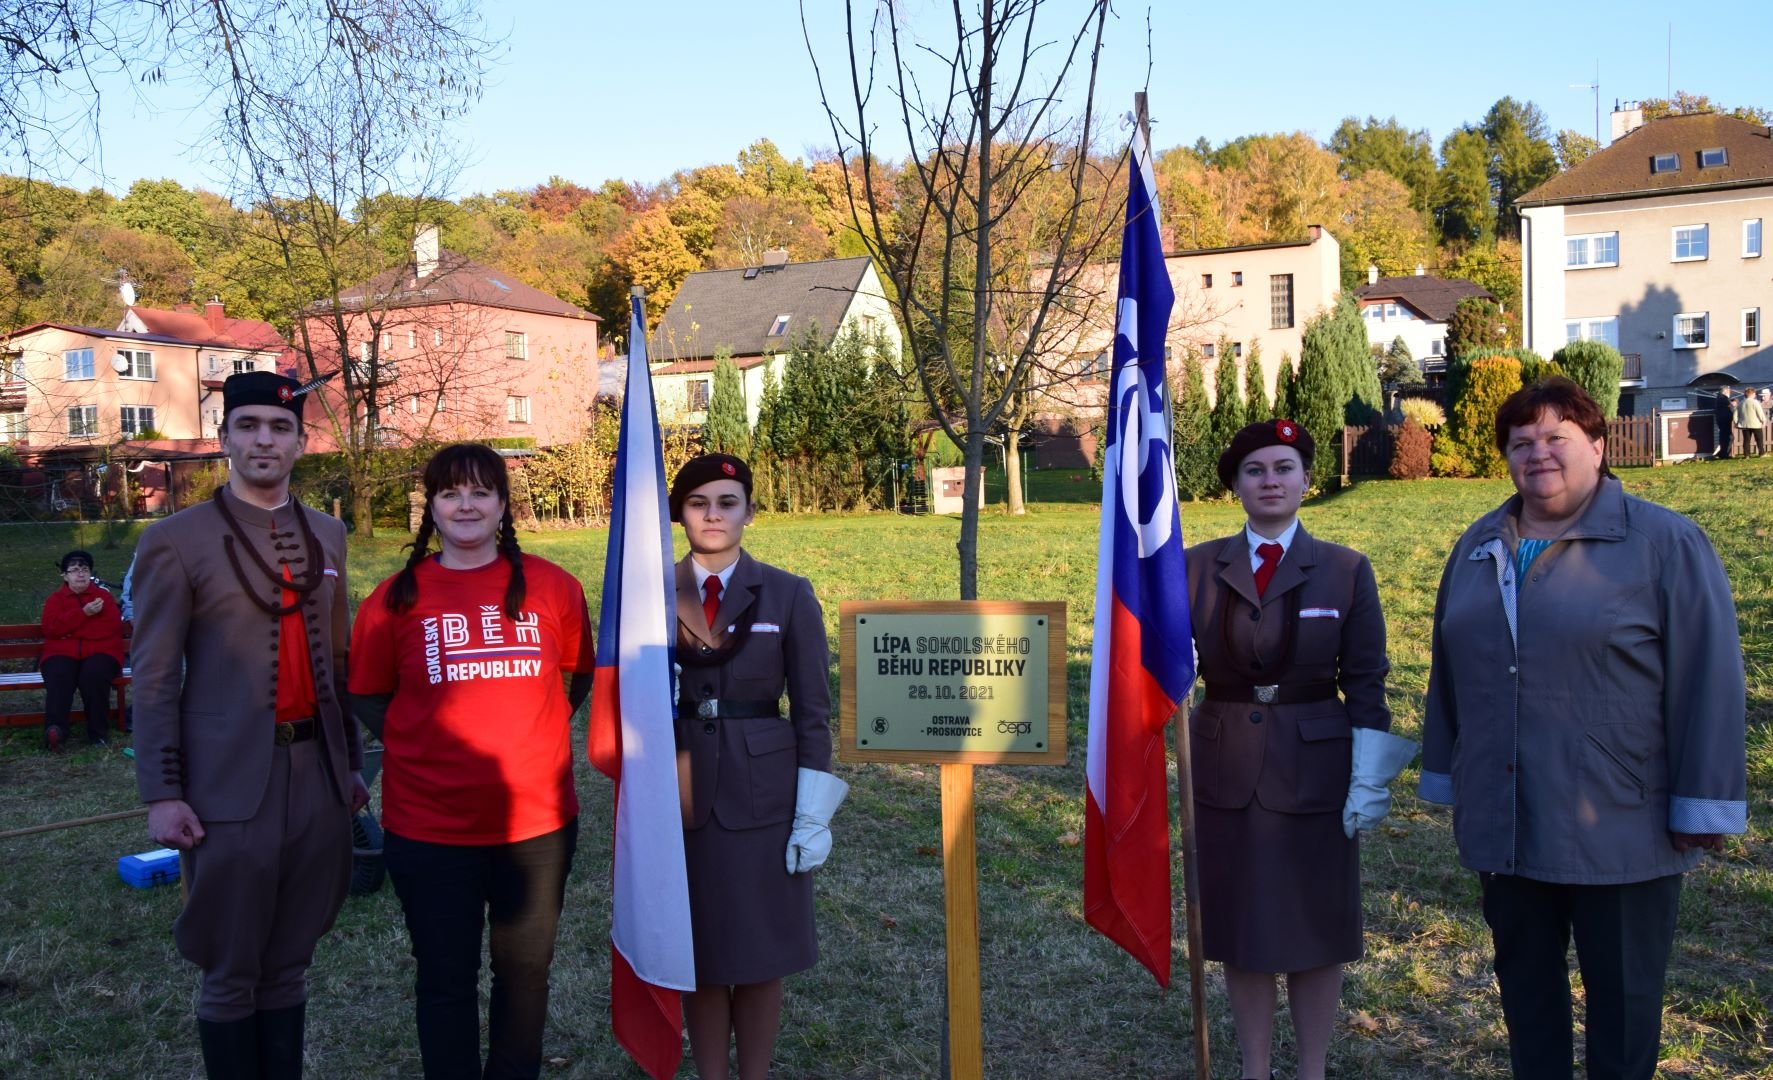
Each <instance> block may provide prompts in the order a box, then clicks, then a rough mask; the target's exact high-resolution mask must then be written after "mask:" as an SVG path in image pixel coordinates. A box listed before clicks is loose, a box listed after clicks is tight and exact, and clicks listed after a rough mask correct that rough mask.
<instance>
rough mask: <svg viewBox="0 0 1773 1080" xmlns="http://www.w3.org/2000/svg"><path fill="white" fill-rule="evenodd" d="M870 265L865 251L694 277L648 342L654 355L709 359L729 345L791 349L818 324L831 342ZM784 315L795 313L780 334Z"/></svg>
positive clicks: (744, 352) (737, 351)
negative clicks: (775, 330)
mask: <svg viewBox="0 0 1773 1080" xmlns="http://www.w3.org/2000/svg"><path fill="white" fill-rule="evenodd" d="M868 267H869V259H868V257H867V256H866V255H858V256H856V257H855V258H852V259H825V260H823V261H820V262H804V263H788V264H787V265H785V266H782V267H781V268H780V269H765V268H761V267H755V266H752V267H743V268H740V269H738V270H703V271H700V272H699V273H694V274H691V275H690V276H689V277H687V278H684V279H683V285H682V286H681V287H679V288H678V290H677V295H676V296H674V297H672V298H671V307H670V309H669V310H667V311H666V312H665V317H664V318H663V319H661V320H659V328H658V329H657V330H655V331H653V334H652V337H651V339H649V341H648V342H647V359H649V360H653V361H659V362H668V361H686V360H706V359H708V358H710V357H712V356H713V355H714V354H715V352H717V351H718V350H720V349H722V348H725V349H728V350H730V351H731V352H732V354H733V355H734V356H735V357H742V356H761V355H763V354H765V353H775V352H785V351H786V350H787V349H788V348H789V346H790V345H791V344H792V343H793V342H796V341H799V340H801V338H802V337H803V336H804V335H805V334H806V332H807V330H808V329H809V328H812V327H817V328H818V333H819V340H820V343H821V344H829V343H830V342H831V340H832V339H833V338H835V337H836V336H837V330H838V327H839V326H840V325H841V324H842V322H843V316H844V313H845V312H847V311H848V310H849V308H850V304H851V303H852V302H853V301H854V300H855V297H856V290H857V289H858V288H859V287H860V286H861V284H862V279H863V277H864V276H866V274H867V273H868ZM782 315H787V316H788V325H787V327H786V329H784V330H783V332H782V333H780V334H774V335H772V334H771V333H770V330H771V329H772V328H773V327H774V326H775V323H776V320H777V319H778V318H779V317H780V316H782ZM655 370H660V369H655Z"/></svg>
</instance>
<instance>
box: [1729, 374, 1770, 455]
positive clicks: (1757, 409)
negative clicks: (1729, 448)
mask: <svg viewBox="0 0 1773 1080" xmlns="http://www.w3.org/2000/svg"><path fill="white" fill-rule="evenodd" d="M1736 427H1737V429H1738V430H1740V431H1741V432H1742V445H1741V447H1740V450H1741V452H1742V456H1744V457H1747V456H1748V450H1749V447H1750V446H1753V447H1754V455H1755V457H1761V456H1763V455H1765V454H1766V453H1767V432H1766V427H1767V410H1766V409H1765V408H1763V407H1762V405H1761V399H1760V398H1759V397H1758V396H1756V394H1755V392H1754V388H1753V387H1748V388H1745V389H1744V390H1743V393H1742V400H1741V402H1739V403H1738V404H1737V406H1736Z"/></svg>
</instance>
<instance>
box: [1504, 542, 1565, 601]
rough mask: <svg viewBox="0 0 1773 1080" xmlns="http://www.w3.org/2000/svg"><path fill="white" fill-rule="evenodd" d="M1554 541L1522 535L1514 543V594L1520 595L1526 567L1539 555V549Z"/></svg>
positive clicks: (1541, 549) (1525, 577) (1524, 581)
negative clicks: (1528, 537)
mask: <svg viewBox="0 0 1773 1080" xmlns="http://www.w3.org/2000/svg"><path fill="white" fill-rule="evenodd" d="M1554 543H1556V541H1553V540H1529V539H1527V538H1526V537H1524V536H1523V537H1521V538H1520V540H1519V541H1518V542H1517V543H1516V545H1515V549H1514V592H1515V595H1516V596H1519V595H1520V592H1521V586H1522V585H1524V584H1526V581H1527V567H1529V566H1532V565H1533V560H1534V559H1537V558H1538V557H1539V553H1540V552H1541V551H1544V550H1545V549H1546V548H1548V547H1550V546H1551V545H1552V544H1554Z"/></svg>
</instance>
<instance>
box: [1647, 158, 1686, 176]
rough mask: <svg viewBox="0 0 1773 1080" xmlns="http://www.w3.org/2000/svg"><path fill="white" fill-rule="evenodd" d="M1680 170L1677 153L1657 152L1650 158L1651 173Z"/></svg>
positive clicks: (1679, 160)
mask: <svg viewBox="0 0 1773 1080" xmlns="http://www.w3.org/2000/svg"><path fill="white" fill-rule="evenodd" d="M1680 171H1681V155H1679V154H1657V155H1656V156H1655V157H1652V158H1651V159H1650V172H1651V173H1652V174H1655V173H1665V172H1680Z"/></svg>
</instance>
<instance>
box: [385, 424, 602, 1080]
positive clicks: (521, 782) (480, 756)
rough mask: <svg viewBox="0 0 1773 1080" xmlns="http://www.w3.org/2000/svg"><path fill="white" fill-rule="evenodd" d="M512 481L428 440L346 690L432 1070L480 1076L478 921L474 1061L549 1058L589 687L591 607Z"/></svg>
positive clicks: (496, 1068) (488, 1072)
mask: <svg viewBox="0 0 1773 1080" xmlns="http://www.w3.org/2000/svg"><path fill="white" fill-rule="evenodd" d="M509 494H510V485H509V480H508V478H507V475H506V471H505V462H504V459H502V458H500V457H499V455H498V453H497V452H496V451H493V450H491V449H489V448H487V447H485V446H478V445H470V444H458V445H455V446H449V447H445V448H444V449H442V450H440V451H438V452H437V454H436V455H435V456H434V457H432V459H431V460H430V462H429V463H428V464H427V465H426V466H425V514H424V519H423V520H422V521H421V522H420V525H419V534H418V537H417V538H416V539H415V540H414V541H413V545H412V556H411V558H409V559H408V560H407V564H406V568H405V569H403V570H401V571H400V573H398V574H396V575H394V576H393V577H391V578H389V579H388V580H387V581H384V582H382V583H381V584H380V585H379V586H377V587H376V590H375V592H373V593H371V594H370V596H369V598H368V599H367V600H365V601H364V602H363V605H362V606H361V607H359V608H358V610H357V624H356V628H355V630H354V632H353V634H352V639H351V682H350V688H351V699H352V706H353V709H354V711H355V712H356V713H357V715H358V717H359V718H360V719H362V720H363V722H364V724H365V726H367V727H369V729H370V730H371V731H372V732H374V733H376V734H377V735H379V736H380V737H381V739H382V742H383V746H384V750H383V755H382V824H383V827H384V829H385V831H386V836H385V839H384V842H383V858H384V860H385V862H386V864H387V867H388V876H389V877H390V878H392V879H393V881H394V890H395V892H396V893H397V894H398V895H399V897H400V905H401V908H402V910H403V911H404V912H405V915H406V927H407V931H408V932H409V933H410V934H411V936H412V952H413V958H414V959H415V960H417V961H418V977H417V986H416V991H417V1012H418V1028H419V1053H420V1057H421V1059H422V1061H423V1063H424V1069H425V1076H426V1077H427V1078H429V1080H436V1078H439V1077H458V1076H460V1077H480V1076H481V1075H482V1071H481V1056H480V1016H479V975H480V945H481V938H482V935H483V934H484V933H485V928H486V925H487V923H488V922H489V921H490V922H491V924H492V944H491V955H492V973H493V979H492V1002H491V1005H490V1018H489V1024H488V1026H489V1029H490V1035H489V1043H490V1046H489V1048H488V1054H487V1060H486V1066H485V1074H484V1075H485V1076H487V1077H534V1076H536V1075H537V1074H538V1073H539V1072H540V1070H541V1063H542V1029H543V1026H544V1023H545V1022H546V1020H547V1015H548V969H549V966H550V965H551V964H552V962H553V959H554V936H555V930H556V928H557V927H558V925H559V922H560V908H561V903H562V900H563V898H564V896H565V892H566V877H567V874H568V873H569V872H571V870H572V861H573V852H574V850H575V848H576V846H577V842H578V813H579V803H578V798H577V796H576V795H575V794H574V791H573V773H572V752H571V747H570V742H571V728H570V724H569V720H570V718H571V716H572V714H573V712H574V710H576V709H577V708H578V706H579V704H580V703H581V702H582V701H583V700H584V698H585V695H586V694H587V693H588V692H589V690H590V688H591V672H592V670H593V666H594V657H595V652H594V649H593V647H592V640H591V623H590V614H589V612H588V611H587V609H586V606H585V594H584V590H583V589H582V588H581V587H580V586H579V583H578V581H577V580H576V579H574V578H573V577H572V576H571V575H570V574H568V573H567V572H566V571H564V570H562V569H560V567H558V566H555V565H554V564H553V563H550V562H548V561H546V560H544V559H538V558H536V557H535V556H533V555H525V554H523V553H522V552H520V551H519V550H518V548H517V533H516V531H515V529H514V528H513V527H512V524H511V511H510V506H509ZM433 536H436V537H437V538H438V540H439V541H440V542H441V545H442V549H443V550H442V551H441V552H439V553H437V554H435V555H432V554H431V553H430V551H429V549H430V542H431V538H432V537H433ZM563 674H569V675H570V676H571V686H570V687H567V686H563V682H562V676H563Z"/></svg>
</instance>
